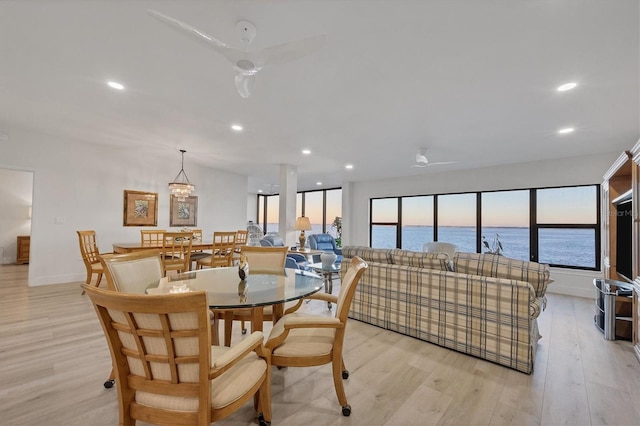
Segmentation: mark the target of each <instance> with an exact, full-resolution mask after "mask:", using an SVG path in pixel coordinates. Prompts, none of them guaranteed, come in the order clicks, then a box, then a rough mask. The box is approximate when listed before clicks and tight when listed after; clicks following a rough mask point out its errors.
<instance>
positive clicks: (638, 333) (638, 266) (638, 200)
mask: <svg viewBox="0 0 640 426" xmlns="http://www.w3.org/2000/svg"><path fill="white" fill-rule="evenodd" d="M639 218H640V141H639V142H638V143H636V145H635V146H634V147H633V148H632V149H631V150H630V151H625V152H624V153H623V154H622V155H620V157H618V159H617V160H616V161H615V162H614V163H613V165H612V166H611V168H610V169H609V170H608V171H607V172H606V173H605V175H604V181H603V183H602V269H603V273H604V277H605V278H609V279H613V280H620V281H626V282H629V283H631V282H633V286H634V291H633V300H632V303H631V305H632V311H633V312H632V324H631V337H632V341H633V349H634V352H635V354H636V357H637V358H638V360H640V306H639V305H640V219H639ZM625 306H626V307H627V308H628V306H629V303H627V304H626V305H625Z"/></svg>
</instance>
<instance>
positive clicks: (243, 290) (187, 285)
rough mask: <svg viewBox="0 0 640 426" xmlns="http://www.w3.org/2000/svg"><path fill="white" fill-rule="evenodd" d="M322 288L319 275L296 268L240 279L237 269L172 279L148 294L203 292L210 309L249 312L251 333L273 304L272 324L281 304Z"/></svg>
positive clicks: (259, 327)
mask: <svg viewBox="0 0 640 426" xmlns="http://www.w3.org/2000/svg"><path fill="white" fill-rule="evenodd" d="M323 286H324V282H323V279H322V277H321V276H320V275H318V274H316V273H313V272H310V271H303V270H299V269H287V268H282V269H280V270H268V271H265V270H262V271H260V270H250V271H249V276H248V277H246V279H244V280H241V279H240V277H239V275H238V268H237V267H227V268H210V269H200V270H197V271H191V272H186V273H183V274H177V275H174V276H171V277H170V278H169V281H168V282H167V283H166V284H164V285H159V286H157V287H152V288H148V289H147V294H163V293H181V292H187V291H194V290H206V291H207V300H208V303H209V308H211V309H216V310H229V312H231V310H233V309H245V308H250V309H251V331H262V321H263V308H264V307H265V306H268V305H273V315H274V322H275V321H277V320H278V319H279V318H280V317H282V315H283V304H284V303H285V302H289V301H292V300H297V299H302V298H304V297H307V296H309V295H311V294H313V293H315V292H317V291H318V290H320V289H322V288H323Z"/></svg>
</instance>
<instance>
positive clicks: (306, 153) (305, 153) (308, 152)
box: [302, 149, 311, 155]
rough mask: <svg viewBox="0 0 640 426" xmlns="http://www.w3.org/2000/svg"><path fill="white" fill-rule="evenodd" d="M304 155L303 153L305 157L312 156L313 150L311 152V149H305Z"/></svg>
mask: <svg viewBox="0 0 640 426" xmlns="http://www.w3.org/2000/svg"><path fill="white" fill-rule="evenodd" d="M302 153H303V154H304V155H309V154H311V150H310V149H303V150H302Z"/></svg>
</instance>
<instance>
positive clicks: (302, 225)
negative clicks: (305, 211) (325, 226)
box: [296, 216, 311, 249]
mask: <svg viewBox="0 0 640 426" xmlns="http://www.w3.org/2000/svg"><path fill="white" fill-rule="evenodd" d="M310 230H311V222H310V221H309V218H308V217H306V216H300V217H299V218H298V219H296V231H300V248H301V249H302V248H304V243H305V241H306V238H305V236H304V231H310Z"/></svg>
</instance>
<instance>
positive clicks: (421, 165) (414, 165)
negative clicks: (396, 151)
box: [411, 164, 427, 168]
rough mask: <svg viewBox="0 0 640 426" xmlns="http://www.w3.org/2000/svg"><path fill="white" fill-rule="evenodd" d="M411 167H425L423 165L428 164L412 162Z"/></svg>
mask: <svg viewBox="0 0 640 426" xmlns="http://www.w3.org/2000/svg"><path fill="white" fill-rule="evenodd" d="M411 167H419V168H423V167H427V165H426V164H412V165H411Z"/></svg>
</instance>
